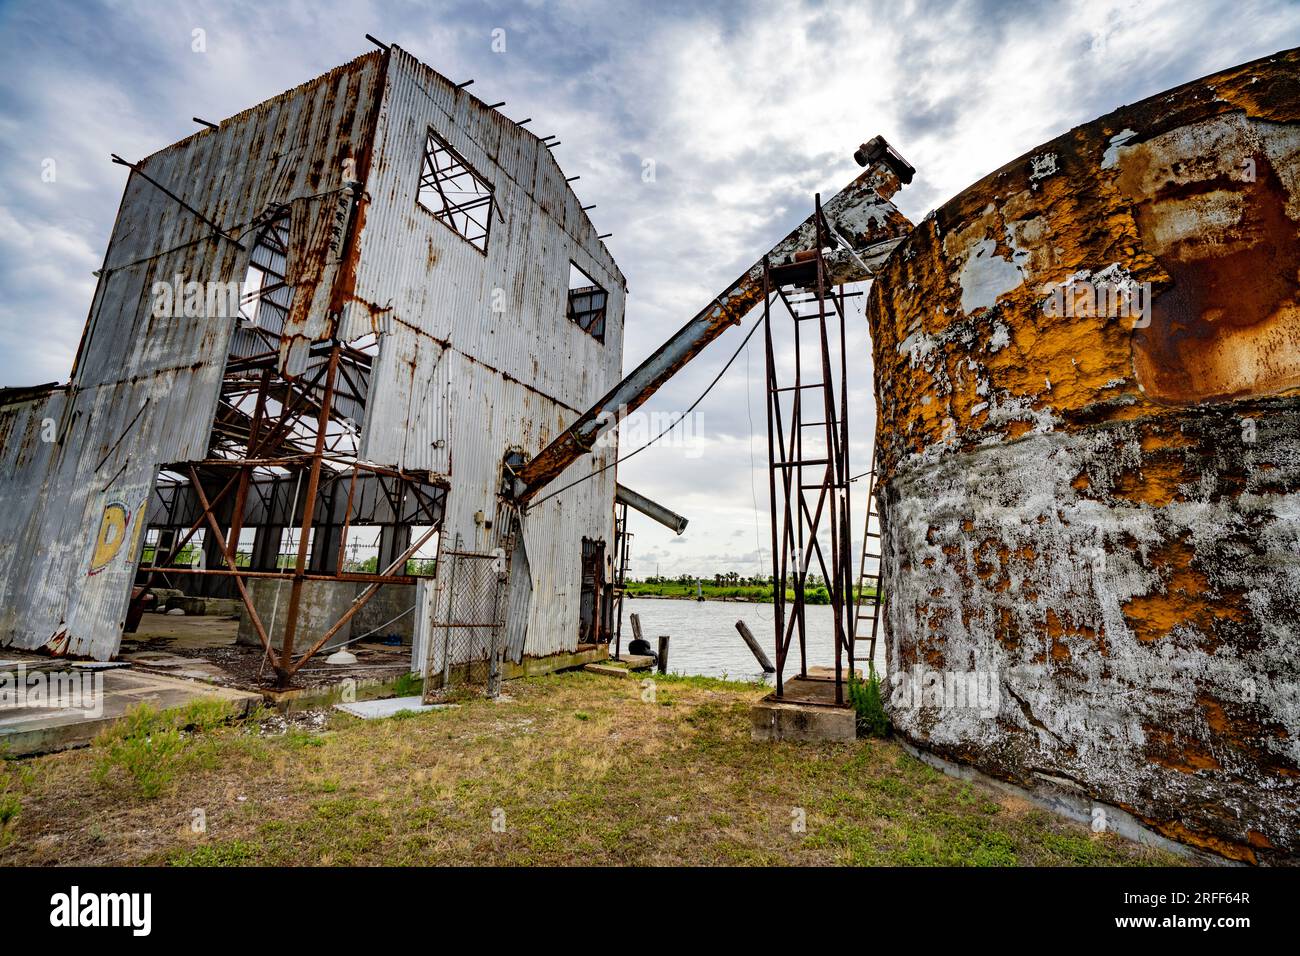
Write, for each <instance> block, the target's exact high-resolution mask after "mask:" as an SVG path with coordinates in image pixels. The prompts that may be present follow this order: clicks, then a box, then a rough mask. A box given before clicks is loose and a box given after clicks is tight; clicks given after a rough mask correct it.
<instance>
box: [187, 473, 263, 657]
mask: <svg viewBox="0 0 1300 956" xmlns="http://www.w3.org/2000/svg"><path fill="white" fill-rule="evenodd" d="M190 481H191V482H192V483H193V485H194V493H195V494H196V495H198V498H199V504H200V505H202V506H203V517H204V518H206V519H207V522H208V527H209V528H211V529H212V534H213V536H214V537H215V538H216V539H217V544H218V546H220V548H221V553H222V554H223V555H224V556H225V559H226V567H227V568H229V569H230V572H231V573H232V574H233V575H234V576H235V587H236V588H237V589H238V590H239V597H240V600H242V601H243V602H244V609H245V610H246V611H248V620H249V621H250V622H251V623H252V625H253V630H254V631H255V632H256V633H257V639H258V640H259V641H261V642H262V647H263V648H264V649H265V650H266V653H267V654H270V653H271V639H270V637H268V636H267V633H266V628H265V627H263V625H262V619H261V618H260V617H259V616H258V614H257V608H255V607H253V599H252V598H251V597H249V595H248V589H247V588H246V587H245V586H244V576H243V575H241V574H240V572H239V568H237V567H236V566H235V559H234V557H233V556H232V555H231V554H230V551H229V549H228V548H227V547H226V541H225V536H224V535H223V534H222V533H221V524H220V523H219V522H218V521H217V518H216V515H214V514H213V513H212V505H211V504H210V503H209V501H208V496H207V495H205V494H204V493H203V485H202V484H201V483H200V482H199V473H198V470H197V469H195V468H194V467H192V466H191V468H190Z"/></svg>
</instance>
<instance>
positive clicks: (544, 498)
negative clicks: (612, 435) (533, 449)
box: [528, 322, 761, 511]
mask: <svg viewBox="0 0 1300 956" xmlns="http://www.w3.org/2000/svg"><path fill="white" fill-rule="evenodd" d="M760 324H761V323H759V322H755V323H754V326H753V328H751V329H750V330H749V332H748V333H746V335H745V338H744V339H743V340H741V343H740V347H739V348H737V349H736V351H735V352H733V353H732V354H731V358H729V359H727V364H726V365H724V366H722V370H721V371H720V372H718V374H717V375H715V376H714V377H713V381H712V382H710V383H709V387H708V388H706V389H705V390H704V391H703V392H702V393H701V394H700V397H699V398H697V399H696V400H695V401H693V402H691V406H690V408H688V409H686V411H684V412H682V414H681V415H680V416H678V418H677V419H676V420H675V421H673V422H672V423H671V424H670V425H669V426H668V427H667V428H665V429H664V430H663V431H661V432H660V433H659V434H658V435H655V437H654V438H652V439H650V440H649V441H648V442H646V443H645V444H644V445H642V446H641V447H640V448H637V449H635V450H633V451H630V452H628V453H627V454H626V455H623V456H622V457H620V458H616V459H614V460H613V461H611V462H610V463H609V464H607V465H602V466H601V467H600V468H597V469H596V470H595V471H593V472H591V473H590V474H586V475H583V476H582V477H581V478H578V479H576V480H574V481H571V482H569V483H568V484H567V485H563V486H561V487H559V488H556V489H555V490H554V491H552V492H551V493H550V494H548V495H543V496H542V497H541V498H538V499H537V500H536V501H534V502H532V503H531V504H529V506H528V510H529V511H531V510H532V509H533V508H535V507H537V505H540V504H541V503H542V502H543V501H547V500H548V499H550V498H554V497H555V496H556V495H558V494H560V492H562V491H567V490H569V489H570V488H572V487H573V486H574V485H580V484H582V483H583V482H584V481H587V480H588V479H590V478H595V477H596V476H597V475H599V474H601V473H602V472H606V471H609V469H611V468H613V467H614V466H615V465H619V464H622V463H623V462H625V461H627V460H628V459H629V458H631V457H632V456H634V455H639V454H640V453H641V452H643V451H645V450H646V449H647V448H649V447H650V446H651V445H653V444H654V443H655V442H657V441H658V440H659V439H661V438H663V437H664V436H665V435H667V434H668V433H669V432H670V431H672V430H673V429H674V428H676V427H677V426H678V425H680V424H681V423H682V421H683V420H684V419H685V418H686V416H687V415H689V414H690V413H691V412H693V411H695V408H696V406H698V405H699V404H700V402H702V401H704V399H705V397H706V396H707V395H708V394H709V392H711V391H713V386H715V385H717V384H718V381H719V380H720V379H721V378H722V376H724V375H726V374H727V369H729V368H731V365H732V363H733V362H735V361H736V359H737V358H739V357H740V353H741V352H743V351H744V349H745V346H746V345H748V344H749V340H750V339H751V338H752V337H753V335H754V333H755V332H756V331H758V327H759V325H760Z"/></svg>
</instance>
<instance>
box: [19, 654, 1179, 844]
mask: <svg viewBox="0 0 1300 956" xmlns="http://www.w3.org/2000/svg"><path fill="white" fill-rule="evenodd" d="M505 690H506V694H507V695H508V697H509V698H510V699H503V700H502V701H500V702H496V703H493V702H489V701H486V700H481V699H476V700H472V701H468V702H465V703H464V704H462V705H461V706H460V707H458V708H455V709H451V710H445V711H438V712H432V713H428V714H420V715H405V716H399V717H396V718H393V719H389V720H383V721H360V720H356V719H354V718H351V717H346V716H344V715H341V714H331V715H328V716H324V715H317V718H316V722H317V724H318V726H310V727H306V728H304V727H300V726H294V725H293V724H290V725H289V727H288V729H287V730H284V729H283V728H284V721H283V719H275V718H270V717H269V716H268V715H265V714H264V715H261V716H260V718H254V719H252V720H249V721H244V722H240V723H235V724H227V723H223V722H221V718H220V715H219V714H217V713H216V712H212V711H208V710H205V709H204V708H202V707H199V708H196V709H194V710H192V711H191V712H190V713H188V714H186V715H184V716H183V717H181V718H168V717H163V716H159V715H157V714H154V713H151V712H148V711H147V710H145V711H140V712H138V713H137V714H136V715H135V717H134V719H133V721H132V722H130V723H129V724H127V725H124V726H123V727H121V728H120V729H119V730H118V731H117V732H116V733H114V734H112V735H111V736H108V737H105V738H102V739H101V740H100V741H98V742H97V743H96V744H95V746H93V747H91V748H87V749H83V750H80V751H72V752H68V753H63V754H55V755H51V756H46V757H39V758H35V759H31V760H22V761H6V762H4V764H3V765H2V766H0V773H3V777H0V864H4V865H15V864H70V863H78V864H138V863H151V864H157V863H168V864H177V865H226V864H288V865H299V864H305V865H312V864H524V863H532V864H595V865H605V864H652V865H653V864H676V863H682V864H756V865H768V864H854V865H862V864H955V865H975V866H983V865H1017V864H1048V865H1053V864H1090V865H1096V864H1101V865H1112V864H1118V865H1132V864H1157V863H1177V862H1178V860H1176V859H1174V858H1172V857H1169V856H1166V855H1165V854H1162V853H1158V852H1156V851H1153V850H1150V849H1145V848H1141V847H1138V846H1136V845H1134V844H1130V843H1128V842H1126V841H1123V840H1122V839H1120V838H1118V837H1114V836H1111V835H1104V834H1103V835H1098V834H1093V833H1091V832H1090V831H1089V830H1088V829H1087V828H1086V827H1083V826H1079V825H1075V824H1072V823H1068V822H1064V821H1062V820H1061V819H1059V818H1057V817H1055V816H1054V815H1051V814H1049V813H1047V812H1045V811H1042V810H1038V809H1035V808H1033V807H1032V806H1030V805H1029V804H1027V803H1024V802H1022V801H1019V800H1013V799H1009V798H1006V797H999V796H997V795H995V794H994V793H993V791H991V790H986V789H984V788H982V787H980V786H978V785H971V784H968V783H962V782H959V781H956V780H953V779H950V778H948V777H945V776H944V775H942V774H940V773H938V772H937V771H935V770H932V769H931V768H929V767H927V766H926V765H924V764H922V763H921V762H919V761H917V760H915V759H913V758H912V757H910V756H909V755H907V754H906V753H905V752H904V751H903V750H902V749H901V748H900V747H898V746H896V745H895V744H893V743H891V742H889V741H886V740H859V741H858V742H856V743H853V744H847V745H830V744H827V745H822V746H813V745H796V744H784V743H782V744H757V743H753V742H751V741H750V739H749V714H748V708H749V705H750V703H752V702H753V701H754V700H755V699H757V698H758V697H760V696H762V695H763V694H764V693H765V692H766V689H765V688H760V687H758V686H755V685H747V684H736V683H726V682H723V681H717V680H711V679H705V678H672V677H668V678H657V684H656V687H655V688H654V694H653V697H654V699H653V700H647V699H645V698H646V697H647V696H649V694H648V693H647V691H645V690H643V688H642V687H641V685H639V684H638V683H637V682H635V681H631V680H620V679H614V678H608V677H600V676H596V675H593V674H585V673H569V674H561V675H553V676H549V677H541V678H532V679H528V680H524V681H514V682H510V683H508V684H507V685H506V688H505ZM186 728H188V729H186ZM276 730H279V731H280V732H278V733H276V732H274V731H276ZM800 823H802V824H803V826H802V828H801V827H800V826H799V824H800ZM200 824H201V825H200Z"/></svg>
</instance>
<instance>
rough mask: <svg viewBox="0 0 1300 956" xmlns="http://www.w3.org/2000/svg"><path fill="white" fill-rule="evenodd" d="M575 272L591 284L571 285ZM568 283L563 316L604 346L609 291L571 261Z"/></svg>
mask: <svg viewBox="0 0 1300 956" xmlns="http://www.w3.org/2000/svg"><path fill="white" fill-rule="evenodd" d="M575 272H576V273H578V275H580V276H582V278H584V279H586V280H587V282H589V283H591V284H590V285H585V286H574V285H572V282H573V274H574V273H575ZM569 282H570V286H569V297H568V301H567V304H566V306H565V315H566V316H567V318H568V319H569V321H570V322H572V323H573V324H574V325H576V326H577V327H578V328H580V329H582V331H584V332H586V333H587V334H588V335H590V336H591V337H592V338H593V339H595V340H596V341H597V342H599V343H600V344H601V345H604V344H605V320H606V316H607V313H608V310H609V291H608V290H607V289H606V288H605V287H604V286H602V285H601V284H600V283H599V282H597V281H596V280H595V279H593V278H592V277H591V276H589V275H587V272H586V270H584V269H583V268H582V267H581V266H579V265H578V264H577V263H576V262H574V261H573V260H572V259H570V260H569ZM597 300H599V305H597V304H596V303H597Z"/></svg>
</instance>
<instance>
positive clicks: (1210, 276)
mask: <svg viewBox="0 0 1300 956" xmlns="http://www.w3.org/2000/svg"><path fill="white" fill-rule="evenodd" d="M1298 74H1300V52H1297V51H1294V50H1293V51H1288V52H1286V53H1282V54H1279V55H1277V56H1274V57H1269V58H1266V59H1264V60H1259V61H1256V62H1254V63H1250V64H1247V65H1245V66H1241V67H1237V68H1235V69H1231V70H1227V71H1225V72H1223V73H1220V74H1218V75H1215V76H1211V77H1207V78H1205V79H1202V80H1198V81H1196V82H1193V83H1189V84H1187V85H1185V86H1181V87H1178V88H1176V89H1174V90H1171V91H1169V92H1167V93H1163V94H1160V95H1158V96H1155V97H1152V98H1151V99H1148V100H1145V101H1143V102H1140V103H1137V104H1134V105H1132V106H1126V107H1124V108H1122V109H1119V110H1116V111H1115V112H1113V113H1110V114H1109V115H1107V116H1103V117H1101V118H1100V119H1098V120H1095V121H1094V122H1091V123H1087V124H1085V125H1083V126H1080V127H1077V128H1076V129H1073V130H1071V131H1070V132H1068V133H1066V134H1064V135H1062V136H1060V137H1058V138H1057V139H1055V140H1052V141H1051V142H1049V143H1046V144H1044V145H1043V146H1041V147H1039V148H1038V149H1035V150H1033V151H1031V152H1030V153H1027V154H1025V155H1024V156H1021V157H1020V158H1019V159H1016V160H1013V161H1012V162H1010V163H1008V164H1006V165H1005V166H1003V167H1002V168H1001V169H999V170H997V171H996V172H994V173H992V174H990V175H989V176H987V177H985V178H984V179H983V180H981V181H980V182H978V183H975V184H974V185H973V186H971V187H969V188H968V189H966V190H964V191H963V192H961V193H960V194H959V195H957V196H956V197H955V198H953V199H952V200H951V201H949V202H948V203H946V204H944V205H943V206H941V207H940V208H939V209H938V210H937V211H936V212H935V214H934V215H933V216H932V217H930V218H928V219H927V220H926V221H925V222H923V223H922V224H920V225H919V226H918V227H917V228H916V230H915V231H914V232H913V233H912V234H911V235H910V236H909V237H908V238H907V239H906V240H905V241H904V243H903V244H902V245H901V246H900V247H899V248H898V250H897V251H896V252H895V253H894V255H893V256H892V257H891V258H890V260H889V262H888V263H887V264H886V266H885V267H884V269H883V270H882V271H881V272H880V273H879V275H878V276H877V279H876V282H875V284H874V287H873V288H872V290H871V296H870V300H869V303H868V310H867V312H868V319H869V322H870V325H871V333H872V344H873V348H874V352H875V369H876V394H877V396H878V399H879V403H880V410H879V415H880V417H879V431H878V436H877V459H876V461H877V468H878V469H879V488H880V499H881V500H880V504H881V517H882V524H883V540H882V546H883V547H882V551H883V555H884V557H883V563H884V570H885V575H884V577H885V581H884V586H885V588H886V589H887V591H888V595H889V597H888V601H887V603H886V608H885V618H884V621H885V624H884V627H885V633H886V637H887V652H888V674H889V676H888V683H889V684H890V686H889V687H888V688H887V689H886V699H887V701H888V706H889V709H890V714H891V717H892V720H893V724H894V726H895V728H896V729H897V730H898V731H899V732H900V733H901V734H902V735H903V736H904V737H906V738H908V739H910V740H911V741H913V742H914V743H916V744H918V745H920V746H923V747H927V748H929V749H931V750H934V751H937V752H940V753H942V754H943V755H945V756H948V757H950V758H952V759H956V760H961V761H966V762H969V763H973V764H975V765H977V766H979V767H980V768H981V769H983V770H985V771H987V772H989V773H991V774H994V775H996V776H998V777H1002V778H1006V779H1011V780H1014V781H1017V782H1020V783H1023V784H1026V785H1030V786H1032V785H1035V784H1036V783H1038V782H1041V781H1043V780H1051V781H1055V783H1054V785H1056V786H1063V787H1067V788H1070V789H1073V790H1074V791H1075V793H1076V795H1077V796H1078V797H1080V798H1081V799H1083V800H1086V801H1094V802H1096V803H1101V804H1109V805H1111V806H1117V807H1123V808H1125V809H1127V810H1128V811H1129V812H1131V813H1133V814H1135V815H1137V816H1138V817H1139V818H1141V819H1142V820H1144V821H1145V822H1146V823H1147V824H1149V825H1150V826H1152V827H1154V828H1155V829H1157V830H1158V831H1160V832H1161V833H1164V834H1165V835H1167V836H1170V837H1172V838H1175V839H1179V840H1183V841H1186V842H1188V843H1192V844H1195V845H1197V846H1201V847H1204V848H1207V849H1210V850H1214V851H1216V852H1219V853H1222V854H1225V855H1227V856H1231V857H1234V858H1237V859H1242V860H1249V861H1261V862H1263V861H1269V860H1277V861H1281V860H1295V859H1296V858H1297V856H1300V751H1297V749H1296V744H1295V741H1296V740H1298V739H1300V699H1298V698H1297V696H1296V690H1295V688H1297V687H1300V655H1297V653H1296V635H1297V634H1300V561H1298V560H1297V554H1300V454H1297V449H1300V345H1298V343H1300V281H1298V275H1300V83H1297V80H1296V77H1297V75H1298ZM936 678H938V679H940V681H941V682H940V683H939V684H937V685H936V683H935V679H936ZM936 688H938V689H937V690H936ZM958 692H960V693H958ZM972 694H973V696H972Z"/></svg>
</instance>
